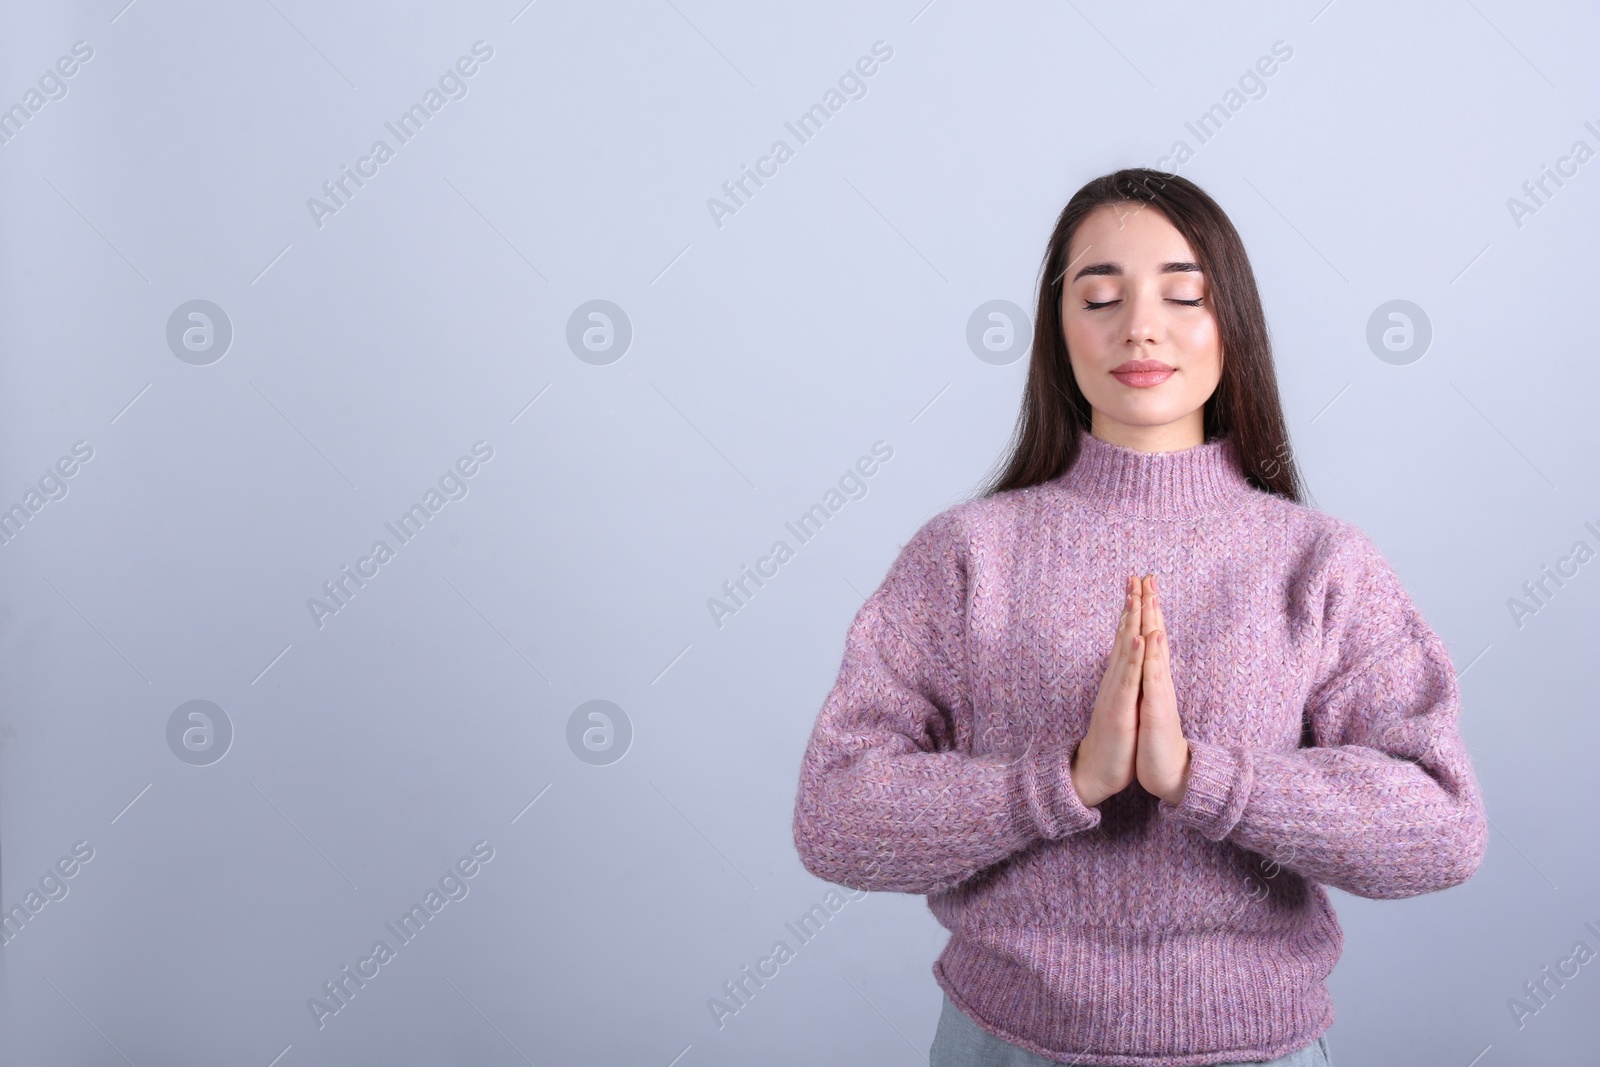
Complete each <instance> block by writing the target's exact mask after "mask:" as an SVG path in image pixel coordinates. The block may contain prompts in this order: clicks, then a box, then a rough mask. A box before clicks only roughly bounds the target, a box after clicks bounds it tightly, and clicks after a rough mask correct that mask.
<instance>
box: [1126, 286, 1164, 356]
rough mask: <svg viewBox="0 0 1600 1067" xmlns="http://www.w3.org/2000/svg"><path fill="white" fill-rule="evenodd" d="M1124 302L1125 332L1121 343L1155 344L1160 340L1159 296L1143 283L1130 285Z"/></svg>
mask: <svg viewBox="0 0 1600 1067" xmlns="http://www.w3.org/2000/svg"><path fill="white" fill-rule="evenodd" d="M1124 299H1125V301H1126V303H1124V304H1123V308H1124V309H1125V310H1126V313H1127V318H1126V320H1125V324H1126V331H1127V332H1126V333H1125V334H1124V335H1123V343H1124V344H1129V345H1143V344H1157V343H1159V342H1160V340H1161V334H1162V331H1161V296H1160V294H1159V293H1157V292H1155V291H1154V289H1153V288H1151V287H1149V286H1145V285H1136V286H1131V287H1130V288H1129V291H1128V295H1127V296H1126V297H1125V298H1124Z"/></svg>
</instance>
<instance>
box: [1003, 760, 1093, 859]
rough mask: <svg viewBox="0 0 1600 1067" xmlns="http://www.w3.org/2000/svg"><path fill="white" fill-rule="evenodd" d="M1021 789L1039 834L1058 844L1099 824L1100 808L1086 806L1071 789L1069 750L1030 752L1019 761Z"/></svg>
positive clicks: (1018, 769) (1019, 784) (1074, 790)
mask: <svg viewBox="0 0 1600 1067" xmlns="http://www.w3.org/2000/svg"><path fill="white" fill-rule="evenodd" d="M1017 771H1018V775H1017V777H1018V780H1019V781H1018V786H1019V790H1020V792H1021V793H1022V797H1023V800H1024V802H1025V805H1026V810H1027V813H1028V815H1029V817H1030V818H1031V819H1032V820H1033V824H1034V826H1035V827H1036V828H1037V830H1038V832H1039V835H1040V836H1041V837H1043V838H1045V839H1046V840H1048V841H1055V840H1057V839H1059V838H1063V837H1066V836H1067V835H1068V834H1075V833H1079V832H1081V831H1083V830H1090V829H1093V828H1094V827H1096V826H1098V825H1100V809H1099V808H1089V807H1085V806H1084V804H1083V801H1082V800H1080V799H1079V798H1078V791H1077V790H1076V789H1074V788H1073V786H1072V753H1071V751H1070V750H1061V749H1046V750H1043V751H1040V750H1038V749H1029V750H1028V751H1027V752H1025V753H1024V754H1023V755H1022V757H1021V758H1020V759H1019V760H1017Z"/></svg>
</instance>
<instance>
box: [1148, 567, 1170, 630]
mask: <svg viewBox="0 0 1600 1067" xmlns="http://www.w3.org/2000/svg"><path fill="white" fill-rule="evenodd" d="M1150 610H1151V612H1152V613H1153V614H1154V615H1155V617H1156V629H1158V630H1160V631H1162V632H1163V633H1164V632H1166V629H1167V617H1166V615H1165V614H1164V613H1163V612H1162V610H1161V591H1160V590H1159V589H1157V588H1156V576H1155V575H1154V574H1152V575H1151V576H1150Z"/></svg>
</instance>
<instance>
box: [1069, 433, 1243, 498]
mask: <svg viewBox="0 0 1600 1067" xmlns="http://www.w3.org/2000/svg"><path fill="white" fill-rule="evenodd" d="M1051 484H1053V485H1055V486H1057V487H1059V488H1062V489H1065V490H1067V491H1068V492H1070V493H1072V494H1073V495H1075V496H1078V497H1080V498H1082V499H1084V500H1086V501H1087V502H1088V503H1089V504H1090V505H1091V506H1093V507H1094V508H1095V509H1097V510H1100V511H1106V512H1113V513H1117V514H1123V515H1136V516H1141V517H1146V518H1183V517H1185V516H1190V515H1201V514H1205V513H1208V512H1214V511H1221V510H1224V509H1226V508H1229V507H1232V506H1235V505H1237V504H1239V503H1242V502H1243V501H1244V500H1245V499H1246V498H1247V497H1248V496H1249V495H1250V494H1252V493H1257V492H1260V490H1258V489H1257V488H1256V487H1255V486H1254V485H1252V484H1251V482H1250V480H1249V479H1248V478H1246V477H1245V473H1244V469H1243V467H1242V466H1241V465H1240V463H1239V458H1238V452H1237V450H1236V449H1235V447H1234V444H1233V440H1232V438H1231V437H1222V438H1217V439H1216V440H1212V441H1207V442H1205V443H1204V444H1199V445H1195V446H1194V447H1193V448H1185V449H1182V450H1180V451H1177V452H1141V451H1140V450H1138V449H1136V448H1128V447H1126V446H1124V445H1116V444H1112V443H1111V442H1110V441H1104V440H1101V439H1100V438H1098V437H1095V436H1094V435H1093V434H1090V433H1080V434H1079V435H1078V457H1077V459H1076V460H1075V461H1074V462H1073V464H1072V466H1071V467H1069V468H1067V470H1066V471H1065V472H1064V473H1063V474H1060V475H1058V476H1057V477H1056V478H1054V479H1053V480H1052V482H1051Z"/></svg>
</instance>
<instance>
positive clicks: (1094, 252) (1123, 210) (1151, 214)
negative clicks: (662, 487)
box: [1065, 203, 1195, 282]
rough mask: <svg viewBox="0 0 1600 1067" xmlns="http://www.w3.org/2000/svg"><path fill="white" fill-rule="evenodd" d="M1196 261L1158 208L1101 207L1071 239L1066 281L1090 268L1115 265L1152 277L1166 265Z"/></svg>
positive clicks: (1081, 225)
mask: <svg viewBox="0 0 1600 1067" xmlns="http://www.w3.org/2000/svg"><path fill="white" fill-rule="evenodd" d="M1194 259H1195V255H1194V250H1193V249H1192V248H1190V247H1189V242H1188V241H1187V240H1185V239H1184V236H1183V234H1181V233H1179V232H1178V229H1177V227H1175V226H1173V225H1172V223H1171V222H1169V221H1168V220H1167V217H1166V216H1165V215H1163V214H1162V213H1161V212H1160V211H1158V210H1157V209H1156V208H1153V207H1150V206H1149V205H1148V204H1127V203H1119V204H1102V205H1101V206H1100V207H1098V208H1096V209H1095V210H1093V211H1091V212H1090V213H1089V214H1088V215H1086V216H1085V217H1084V219H1083V221H1082V222H1081V223H1079V225H1078V229H1077V232H1075V233H1074V234H1073V235H1072V241H1071V243H1070V244H1069V246H1068V248H1067V270H1066V274H1065V278H1066V280H1067V281H1068V282H1071V280H1072V279H1073V277H1074V276H1075V275H1076V274H1077V273H1078V272H1079V271H1080V270H1081V269H1082V268H1083V267H1084V266H1086V265H1089V264H1099V263H1115V264H1119V265H1120V266H1121V269H1122V271H1123V272H1125V273H1149V272H1155V271H1159V270H1160V269H1161V267H1162V265H1164V264H1168V263H1172V262H1175V261H1184V260H1194ZM1096 273H1097V274H1103V273H1107V272H1105V271H1097V272H1096Z"/></svg>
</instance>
